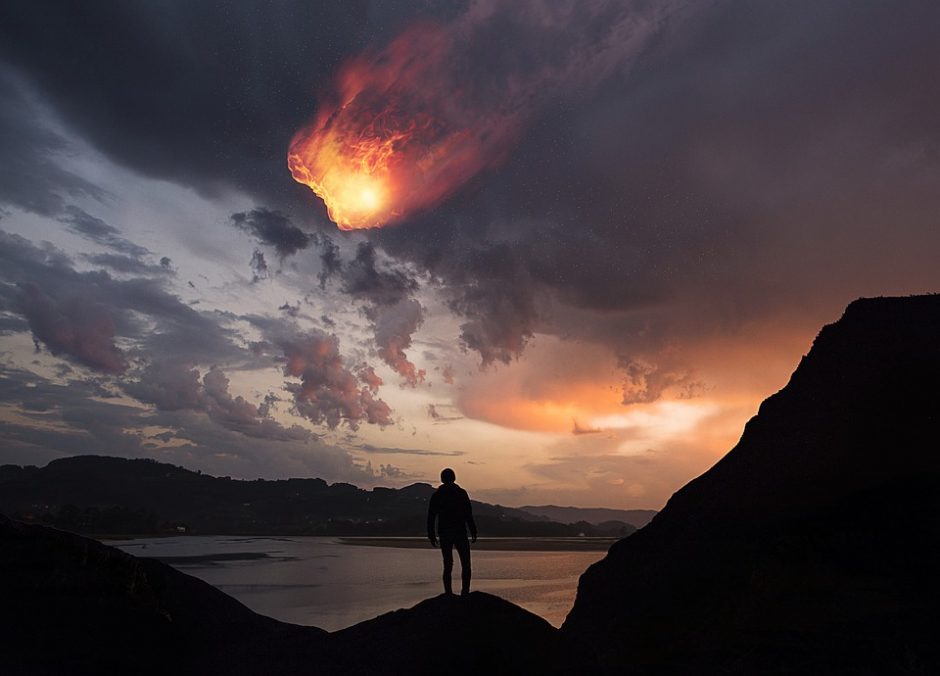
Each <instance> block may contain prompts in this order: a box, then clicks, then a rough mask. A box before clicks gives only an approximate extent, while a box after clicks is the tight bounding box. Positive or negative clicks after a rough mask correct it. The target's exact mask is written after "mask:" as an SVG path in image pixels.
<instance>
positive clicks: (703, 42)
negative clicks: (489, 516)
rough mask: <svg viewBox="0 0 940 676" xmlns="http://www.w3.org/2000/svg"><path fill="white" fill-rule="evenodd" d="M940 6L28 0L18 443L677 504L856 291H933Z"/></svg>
mask: <svg viewBox="0 0 940 676" xmlns="http://www.w3.org/2000/svg"><path fill="white" fill-rule="evenodd" d="M938 30H940V4H938V3H936V2H932V1H931V0H920V1H918V0H910V1H905V2H895V1H889V0H827V1H826V2H819V1H818V0H812V1H808V0H795V1H793V2H786V3H782V2H776V1H770V0H746V1H744V0H740V1H736V0H694V1H692V0H685V1H682V0H662V1H660V2H652V1H650V0H618V1H613V0H586V1H584V2H575V1H574V0H519V1H513V2H496V0H478V1H471V0H467V1H456V0H455V1H448V2H425V1H422V0H411V1H401V2H394V3H393V2H366V1H364V0H347V1H344V2H322V3H317V2H287V1H283V2H272V1H268V2H260V1H259V2H248V1H246V2H222V1H221V0H162V1H160V2H150V3H125V2H118V1H117V0H106V1H103V2H94V3H69V2H49V1H44V0H28V1H26V0H13V1H11V2H5V3H3V5H2V7H0V158H2V160H0V463H16V464H33V465H44V464H45V463H47V462H48V461H50V460H53V459H55V458H60V457H65V456H70V455H76V454H84V453H97V454H106V455H117V456H123V457H145V458H154V459H156V460H159V461H163V462H170V463H173V464H178V465H183V466H185V467H188V468H191V469H198V470H201V471H204V472H209V473H212V474H215V475H220V476H231V477H233V478H235V477H237V478H247V479H254V478H258V477H261V478H281V477H290V476H316V477H322V478H324V479H326V480H328V481H330V482H349V483H353V484H356V485H359V486H363V487H370V486H376V485H382V486H403V485H407V484H410V483H413V482H415V481H429V482H435V481H436V478H437V475H438V473H439V471H440V469H441V468H442V467H445V466H450V467H453V468H454V469H455V470H456V472H457V477H458V482H459V483H461V485H463V486H464V487H466V488H468V489H469V490H470V492H471V495H472V496H473V497H475V498H477V499H481V500H485V501H488V502H498V503H501V504H506V505H514V506H518V505H524V504H546V503H554V504H564V505H580V506H607V507H619V508H652V509H658V508H661V507H662V506H663V504H665V502H666V500H667V499H668V498H669V496H670V495H671V494H672V493H673V492H674V491H675V490H677V489H678V488H680V487H681V486H682V485H683V484H684V483H686V482H687V481H689V480H690V479H692V478H694V477H695V476H697V475H699V474H700V473H702V472H703V471H704V470H706V469H707V468H708V467H710V466H711V465H712V464H713V463H714V462H715V461H716V460H717V459H718V458H720V457H721V456H722V455H723V454H724V453H726V452H727V451H728V450H729V449H730V448H731V447H732V446H733V445H734V444H735V442H736V441H737V439H738V438H739V437H740V434H741V432H742V429H743V426H744V424H745V423H746V421H747V420H748V419H749V418H750V417H752V416H753V415H754V414H755V413H756V412H757V410H758V407H759V405H760V402H761V401H762V400H763V399H765V398H766V397H767V396H769V395H770V394H772V393H774V392H775V391H777V390H779V389H780V388H781V387H783V386H784V385H785V384H786V382H787V380H788V378H789V375H790V373H792V372H793V370H794V369H795V368H796V366H797V364H798V363H799V360H800V358H801V357H802V355H804V354H805V353H806V352H807V351H808V350H809V348H810V346H811V344H812V341H813V338H814V336H815V335H816V333H817V332H818V330H819V329H820V327H821V326H822V325H824V324H826V323H830V322H833V321H836V320H837V319H838V318H839V316H840V315H841V313H842V310H843V309H844V307H845V306H846V305H847V304H848V303H849V302H851V301H852V300H854V299H855V298H858V297H861V296H884V295H905V294H914V293H929V292H937V291H940V266H938V265H937V260H938V259H940V125H938V124H937V120H940V79H938V78H937V77H936V74H937V69H938V67H940V41H938V40H937V39H936V36H937V34H938ZM393 137H394V143H393V142H392V141H391V140H390V139H392V138H393ZM350 139H352V140H350ZM363 143H365V145H364V146H363V145H362V144H363ZM383 143H384V145H383ZM370 144H371V145H370ZM376 144H378V145H376ZM353 145H355V148H356V149H357V152H358V151H362V149H363V148H365V150H364V151H363V152H366V156H365V157H366V159H363V157H362V156H359V155H356V156H352V155H350V154H349V153H350V152H351V151H350V150H349V149H350V148H351V147H353ZM376 148H378V149H379V150H375V149H376ZM382 148H385V149H390V154H389V155H388V156H386V155H385V154H382V153H381V152H380V151H381V149H382ZM376 157H378V158H379V159H380V160H381V162H383V163H384V164H381V166H379V165H377V164H375V159H376ZM389 158H390V159H389ZM289 162H290V167H289ZM363 167H367V168H366V169H363ZM317 172H320V173H317ZM366 174H367V175H366ZM364 177H365V178H364ZM357 181H370V182H369V183H367V184H363V183H361V182H357ZM372 181H374V182H375V184H374V185H373V183H372ZM350 186H352V188H351V187H350ZM312 187H316V188H317V189H318V192H314V190H311V188H312ZM350 190H353V191H354V193H355V194H354V195H353V197H352V198H351V197H350V196H349V194H347V193H349V191H350ZM344 191H345V192H344ZM324 193H327V194H328V195H332V196H333V198H334V204H333V206H332V208H330V209H328V208H327V204H326V203H325V201H324V199H321V197H323V196H324ZM337 196H338V197H337ZM335 199H339V200H340V202H343V200H345V202H344V203H343V204H338V203H336V202H335ZM350 199H353V202H354V203H350ZM350 205H351V206H350ZM340 207H345V208H346V210H345V211H343V210H342V209H341V208H340Z"/></svg>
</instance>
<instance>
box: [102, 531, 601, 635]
mask: <svg viewBox="0 0 940 676" xmlns="http://www.w3.org/2000/svg"><path fill="white" fill-rule="evenodd" d="M109 544H112V545H115V546H117V547H119V548H121V549H123V550H124V551H126V552H128V553H129V554H134V555H135V556H149V557H160V558H161V559H163V560H165V561H167V563H170V564H171V565H173V566H174V567H176V568H179V569H180V570H182V571H184V572H186V573H188V574H190V575H193V576H195V577H198V578H200V579H202V580H205V581H206V582H209V583H210V584H213V585H215V586H216V587H218V588H219V589H221V590H222V591H224V592H225V593H227V594H230V595H232V596H234V597H235V598H237V599H238V600H239V601H241V602H242V603H244V604H245V605H246V606H248V607H249V608H251V609H252V610H254V611H256V612H259V613H262V614H264V615H269V616H271V617H274V618H276V619H278V620H283V621H285V622H293V623H295V624H309V625H315V626H317V627H321V628H323V629H327V630H329V631H335V630H337V629H342V628H343V627H348V626H349V625H351V624H355V623H357V622H361V621H362V620H367V619H370V618H373V617H375V616H376V615H380V614H382V613H386V612H389V611H391V610H396V609H398V608H407V607H409V606H412V605H414V604H415V603H418V602H419V601H421V600H422V599H425V598H428V597H429V596H434V595H436V594H439V593H440V592H441V582H440V575H441V555H440V552H438V551H437V550H436V549H432V548H431V547H430V546H428V547H427V548H426V549H393V548H390V547H357V546H353V545H344V544H340V543H339V541H338V540H337V539H336V538H329V537H298V538H283V537H258V538H252V537H224V536H216V537H197V536H185V537H172V538H156V539H146V540H130V541H127V540H125V541H118V542H110V543H109ZM603 556H604V552H597V551H594V552H532V551H525V552H505V551H479V550H477V551H474V552H473V588H474V589H476V590H479V591H485V592H489V593H491V594H496V595H498V596H501V597H503V598H505V599H508V600H509V601H512V602H513V603H516V604H518V605H520V606H522V607H523V608H526V609H527V610H530V611H532V612H533V613H536V614H537V615H541V616H542V617H544V618H545V619H547V620H548V621H549V622H551V623H552V624H554V625H555V626H556V627H557V626H559V625H561V623H562V622H563V621H564V619H565V615H567V614H568V611H569V610H570V609H571V605H572V604H573V603H574V595H575V591H576V590H577V585H578V576H579V575H580V574H581V573H582V572H584V569H585V568H587V567H588V566H589V565H591V564H592V563H594V562H595V561H598V560H599V559H601V558H602V557H603ZM455 568H456V569H455V570H454V574H455V578H456V579H458V580H459V569H460V564H457V565H456V566H455Z"/></svg>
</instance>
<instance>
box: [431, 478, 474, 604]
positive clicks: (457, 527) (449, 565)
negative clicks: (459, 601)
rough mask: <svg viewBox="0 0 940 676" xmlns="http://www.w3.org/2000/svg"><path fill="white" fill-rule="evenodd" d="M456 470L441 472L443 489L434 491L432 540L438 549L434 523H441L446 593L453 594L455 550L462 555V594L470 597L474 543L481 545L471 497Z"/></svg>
mask: <svg viewBox="0 0 940 676" xmlns="http://www.w3.org/2000/svg"><path fill="white" fill-rule="evenodd" d="M456 480H457V475H456V474H454V470H452V469H449V468H448V469H445V470H443V471H442V472H441V482H442V483H441V485H440V487H439V488H438V489H437V490H436V491H434V495H432V496H431V501H430V503H428V540H430V541H431V544H432V545H433V546H435V547H436V546H437V538H436V537H435V536H434V519H435V518H436V519H437V534H438V535H439V536H440V540H441V554H442V555H443V556H444V593H445V594H453V593H454V592H453V591H452V589H451V582H450V574H451V572H452V571H453V570H454V549H455V548H456V549H457V554H459V555H460V579H461V581H462V582H463V585H462V588H461V590H460V593H461V594H469V593H470V542H476V541H477V525H476V524H475V523H474V522H473V513H472V511H471V509H470V496H469V495H467V491H465V490H464V489H462V488H461V487H460V486H458V485H457V484H456V483H454V482H455V481H456ZM468 528H469V529H470V542H467V529H468Z"/></svg>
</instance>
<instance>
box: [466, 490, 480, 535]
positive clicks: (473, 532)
mask: <svg viewBox="0 0 940 676" xmlns="http://www.w3.org/2000/svg"><path fill="white" fill-rule="evenodd" d="M464 496H465V497H466V499H467V504H466V506H465V507H466V510H467V512H466V513H467V527H468V528H469V529H470V541H471V542H476V541H477V524H476V522H475V521H474V520H473V506H472V505H471V504H470V496H469V495H468V494H467V492H466V491H464Z"/></svg>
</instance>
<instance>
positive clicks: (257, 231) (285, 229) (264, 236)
mask: <svg viewBox="0 0 940 676" xmlns="http://www.w3.org/2000/svg"><path fill="white" fill-rule="evenodd" d="M232 224H233V225H235V227H237V228H240V229H241V230H244V231H246V232H249V233H251V234H252V235H254V236H255V238H256V239H257V240H258V241H259V242H260V243H261V244H264V245H265V246H270V247H274V250H275V251H277V255H278V256H280V257H281V258H282V259H283V258H286V257H287V256H290V255H291V254H295V253H297V252H298V251H300V250H301V249H306V248H307V246H309V244H310V242H311V236H310V235H308V234H307V233H305V232H304V231H303V230H301V229H300V228H298V227H297V226H296V225H294V224H293V223H291V222H290V219H289V218H287V216H285V215H284V214H282V213H280V212H279V211H272V210H270V209H265V208H264V207H258V208H255V209H252V210H251V211H243V212H239V213H237V214H232Z"/></svg>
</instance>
